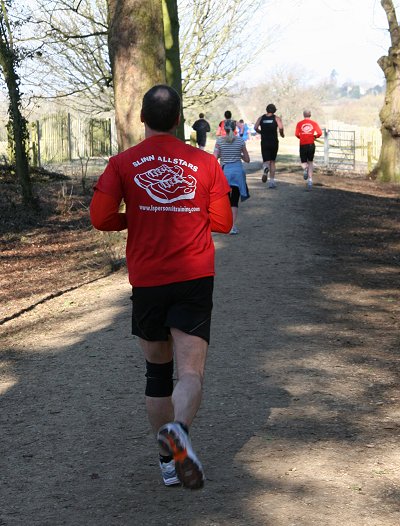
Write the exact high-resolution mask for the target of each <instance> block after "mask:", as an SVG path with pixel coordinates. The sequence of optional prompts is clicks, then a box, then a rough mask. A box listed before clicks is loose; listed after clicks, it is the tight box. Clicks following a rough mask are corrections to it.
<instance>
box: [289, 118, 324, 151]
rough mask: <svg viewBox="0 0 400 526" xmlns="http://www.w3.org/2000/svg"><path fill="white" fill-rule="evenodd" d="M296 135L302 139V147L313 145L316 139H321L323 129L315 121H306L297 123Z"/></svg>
mask: <svg viewBox="0 0 400 526" xmlns="http://www.w3.org/2000/svg"><path fill="white" fill-rule="evenodd" d="M295 135H296V137H297V138H298V139H300V145H303V144H313V143H314V140H315V139H318V137H321V135H322V131H321V128H320V127H319V126H318V124H317V123H316V122H315V121H312V120H311V119H304V120H302V121H300V122H298V123H297V125H296V132H295Z"/></svg>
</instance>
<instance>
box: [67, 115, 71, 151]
mask: <svg viewBox="0 0 400 526" xmlns="http://www.w3.org/2000/svg"><path fill="white" fill-rule="evenodd" d="M67 134H68V157H69V161H72V137H71V114H70V113H69V112H68V115H67Z"/></svg>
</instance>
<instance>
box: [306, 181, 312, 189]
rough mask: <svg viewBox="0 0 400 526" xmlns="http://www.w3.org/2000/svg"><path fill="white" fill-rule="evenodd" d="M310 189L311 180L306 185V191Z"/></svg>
mask: <svg viewBox="0 0 400 526" xmlns="http://www.w3.org/2000/svg"><path fill="white" fill-rule="evenodd" d="M311 188H312V181H311V179H309V180H308V183H307V190H311Z"/></svg>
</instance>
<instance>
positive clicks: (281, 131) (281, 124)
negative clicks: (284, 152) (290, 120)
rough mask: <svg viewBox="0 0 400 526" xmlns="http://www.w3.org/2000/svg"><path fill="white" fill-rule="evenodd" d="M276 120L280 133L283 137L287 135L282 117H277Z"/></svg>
mask: <svg viewBox="0 0 400 526" xmlns="http://www.w3.org/2000/svg"><path fill="white" fill-rule="evenodd" d="M276 122H277V124H278V129H279V135H280V136H281V137H282V139H283V138H284V137H285V132H284V130H283V123H282V119H281V118H280V117H277V118H276Z"/></svg>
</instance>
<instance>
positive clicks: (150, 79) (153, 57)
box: [108, 0, 165, 151]
mask: <svg viewBox="0 0 400 526" xmlns="http://www.w3.org/2000/svg"><path fill="white" fill-rule="evenodd" d="M108 10H109V12H108V16H109V36H108V48H109V54H110V61H111V68H112V73H113V84H114V97H115V122H116V128H117V140H118V148H119V151H122V150H126V149H127V148H129V147H130V146H133V145H134V144H136V143H138V142H139V141H141V140H142V139H143V137H144V129H143V124H142V123H141V122H140V109H141V105H142V98H143V95H144V94H145V92H146V91H147V90H148V89H150V88H151V87H152V86H153V85H155V84H164V83H165V48H164V28H163V16H162V0H108Z"/></svg>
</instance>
